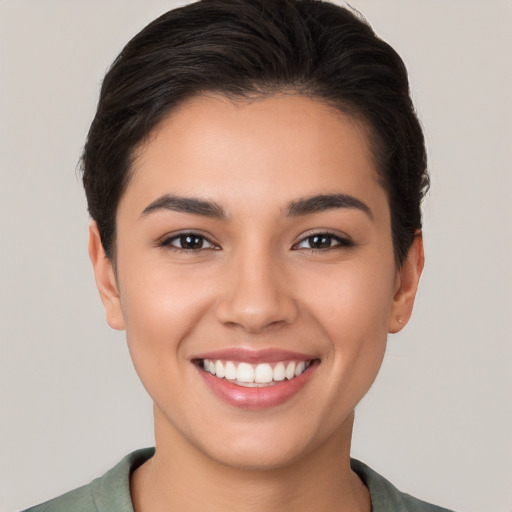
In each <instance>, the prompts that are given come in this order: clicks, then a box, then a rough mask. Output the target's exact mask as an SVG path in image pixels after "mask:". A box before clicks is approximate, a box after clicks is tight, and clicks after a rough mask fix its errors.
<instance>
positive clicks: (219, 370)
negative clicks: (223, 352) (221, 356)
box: [215, 361, 226, 378]
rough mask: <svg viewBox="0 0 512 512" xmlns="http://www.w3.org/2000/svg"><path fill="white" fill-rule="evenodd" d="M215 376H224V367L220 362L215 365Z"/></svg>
mask: <svg viewBox="0 0 512 512" xmlns="http://www.w3.org/2000/svg"><path fill="white" fill-rule="evenodd" d="M215 375H217V377H219V378H222V377H224V376H225V375H226V374H225V372H224V365H223V364H222V363H221V362H220V361H217V362H216V363H215Z"/></svg>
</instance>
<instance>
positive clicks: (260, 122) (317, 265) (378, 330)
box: [30, 0, 444, 512]
mask: <svg viewBox="0 0 512 512" xmlns="http://www.w3.org/2000/svg"><path fill="white" fill-rule="evenodd" d="M83 173H84V174H83V179H84V185H85V190H86V195H87V200H88V205H89V212H90V214H91V217H92V219H93V222H92V224H91V228H90V240H89V253H90V257H91V261H92V264H93V267H94V272H95V276H96V283H97V286H98V290H99V292H100V296H101V299H102V301H103V304H104V307H105V311H106V317H107V322H108V323H109V325H110V326H111V327H113V328H115V329H120V330H121V329H125V330H126V335H127V340H128V346H129V350H130V354H131V356H132V359H133V362H134V365H135V368H136V370H137V372H138V374H139V376H140V378H141V381H142V383H143V384H144V386H145V387H146V389H147V391H148V393H149V394H150V396H151V398H152V399H153V402H154V421H155V446H156V448H155V450H143V451H138V452H135V453H133V454H131V455H129V456H128V457H127V458H125V459H124V460H123V461H122V462H121V463H120V464H119V465H118V466H116V467H115V468H113V469H112V470H111V471H109V472H108V473H107V474H106V475H104V476H103V477H101V478H99V479H97V480H95V481H94V482H93V483H91V484H90V485H89V486H85V487H82V488H80V489H77V490H75V491H71V492H70V493H68V494H66V495H64V496H61V497H60V498H56V499H55V500H53V501H50V502H48V503H46V504H43V505H40V506H38V507H34V508H33V509H30V510H34V511H39V510H49V511H50V510H51V511H60V510H66V511H69V510H80V511H88V510H98V511H107V510H108V511H112V512H115V511H120V510H127V511H129V510H135V511H136V512H140V511H149V510H187V511H194V510H200V509H201V510H203V509H204V508H207V509H208V510H212V511H215V510H221V509H222V510H261V511H272V510H292V509H293V510H295V511H296V510H308V511H309V510H321V511H335V510H336V511H338V510H346V511H370V510H373V511H374V512H379V511H386V510H393V511H402V510H404V511H405V510H418V511H419V510H425V511H427V510H428V511H440V510H444V509H441V508H439V507H435V506H433V505H428V504H426V503H424V502H421V501H419V500H416V499H414V498H412V497H410V496H408V495H405V494H403V493H401V492H400V491H398V490H397V489H396V488H394V487H393V486H392V485H391V484H390V483H389V482H387V481H386V480H385V479H384V478H383V477H381V476H379V475H378V474H377V473H375V472H374V471H372V470H371V469H370V468H368V467H367V466H365V465H364V464H362V463H361V462H358V461H356V460H351V459H350V442H351V435H352V425H353V420H354V408H355V406H356V404H357V403H358V402H359V401H360V400H361V399H362V397H363V396H364V395H365V393H366V392H367V391H368V389H369V388H370V386H371V384H372V382H373V381H374V379H375V377H376V375H377V372H378V370H379V367H380V364H381V362H382V358H383V355H384V351H385V346H386V338H387V333H388V332H391V333H394V332H398V331H400V330H401V329H402V328H403V326H404V325H405V324H406V323H407V321H408V319H409V317H410V315H411V313H412V308H413V303H414V298H415V294H416V290H417V286H418V281H419V278H420V275H421V271H422V268H423V246H422V235H421V213H420V203H421V199H422V197H423V195H424V193H425V190H426V188H427V186H428V177H427V174H426V157H425V148H424V142H423V135H422V132H421V128H420V126H419V123H418V120H417V119H416V116H415V113H414V109H413V106H412V103H411V100H410V97H409V89H408V81H407V74H406V71H405V67H404V65H403V63H402V61H401V59H400V57H399V56H398V55H397V54H396V53H395V52H394V50H393V49H392V48H391V47H390V46H389V45H387V44H386V43H384V42H383V41H381V40H380V39H378V38H377V37H376V36H375V35H374V33H373V32H372V30H371V29H370V28H369V27H368V26H367V25H366V24H365V23H364V22H363V21H361V20H360V19H359V18H358V17H357V16H355V15H354V14H353V13H351V12H350V11H348V10H346V9H342V8H340V7H337V6H334V5H332V4H329V3H321V2H317V1H307V0H305V1H296V0H279V1H275V0H273V1H268V0H209V1H207V2H199V3H196V4H191V5H189V6H187V7H184V8H181V9H177V10H174V11H170V12H169V13H167V14H165V15H163V16H162V17H160V18H159V19H157V20H155V21H154V22H153V23H151V24H150V25H149V26H148V27H146V28H145V29H144V30H143V31H142V32H141V33H139V34H138V35H137V36H135V38H134V39H132V41H130V42H129V43H128V45H127V46H126V47H125V48H124V50H123V51H122V52H121V54H120V55H119V57H118V58H117V59H116V61H115V62H114V64H113V66H112V68H111V69H110V71H109V72H108V74H107V76H106V77H105V80H104V83H103V87H102V91H101V95H100V101H99V105H98V110H97V113H96V117H95V119H94V121H93V123H92V126H91V129H90V131H89V135H88V139H87V143H86V146H85V150H84V155H83Z"/></svg>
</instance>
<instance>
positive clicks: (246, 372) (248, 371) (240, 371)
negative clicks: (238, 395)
mask: <svg viewBox="0 0 512 512" xmlns="http://www.w3.org/2000/svg"><path fill="white" fill-rule="evenodd" d="M236 380H239V381H240V382H254V368H253V367H252V366H251V365H250V364H249V363H240V364H239V365H238V368H237V369H236Z"/></svg>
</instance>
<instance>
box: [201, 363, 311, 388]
mask: <svg viewBox="0 0 512 512" xmlns="http://www.w3.org/2000/svg"><path fill="white" fill-rule="evenodd" d="M314 361H315V360H314V359H311V360H306V361H304V360H300V361H299V360H297V361H293V360H292V361H277V362H273V363H259V364H251V363H247V362H240V361H228V360H221V359H216V360H214V359H197V360H196V364H197V365H198V367H199V368H201V369H202V370H203V371H205V372H207V373H210V374H211V375H213V376H215V377H217V378H218V379H222V380H225V381H228V382H230V383H232V384H236V385H238V386H242V387H248V388H263V387H270V386H274V385H276V384H278V383H279V382H283V381H291V380H293V379H295V378H297V377H299V376H300V375H302V374H303V373H304V372H305V371H306V370H307V369H308V368H309V367H310V366H311V365H312V364H313V362H314Z"/></svg>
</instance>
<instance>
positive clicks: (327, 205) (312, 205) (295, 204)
mask: <svg viewBox="0 0 512 512" xmlns="http://www.w3.org/2000/svg"><path fill="white" fill-rule="evenodd" d="M337 208H350V209H356V210H361V211H362V212H364V213H366V215H368V217H370V219H372V220H373V213H372V211H371V209H370V207H369V206H368V205H367V204H365V203H363V201H361V200H360V199H357V197H354V196H351V195H348V194H319V195H315V196H311V197H305V198H303V199H297V200H296V201H292V202H291V203H290V204H289V205H288V208H287V210H286V215H288V216H290V217H296V216H299V215H308V214H311V213H317V212H323V211H325V210H334V209H337Z"/></svg>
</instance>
